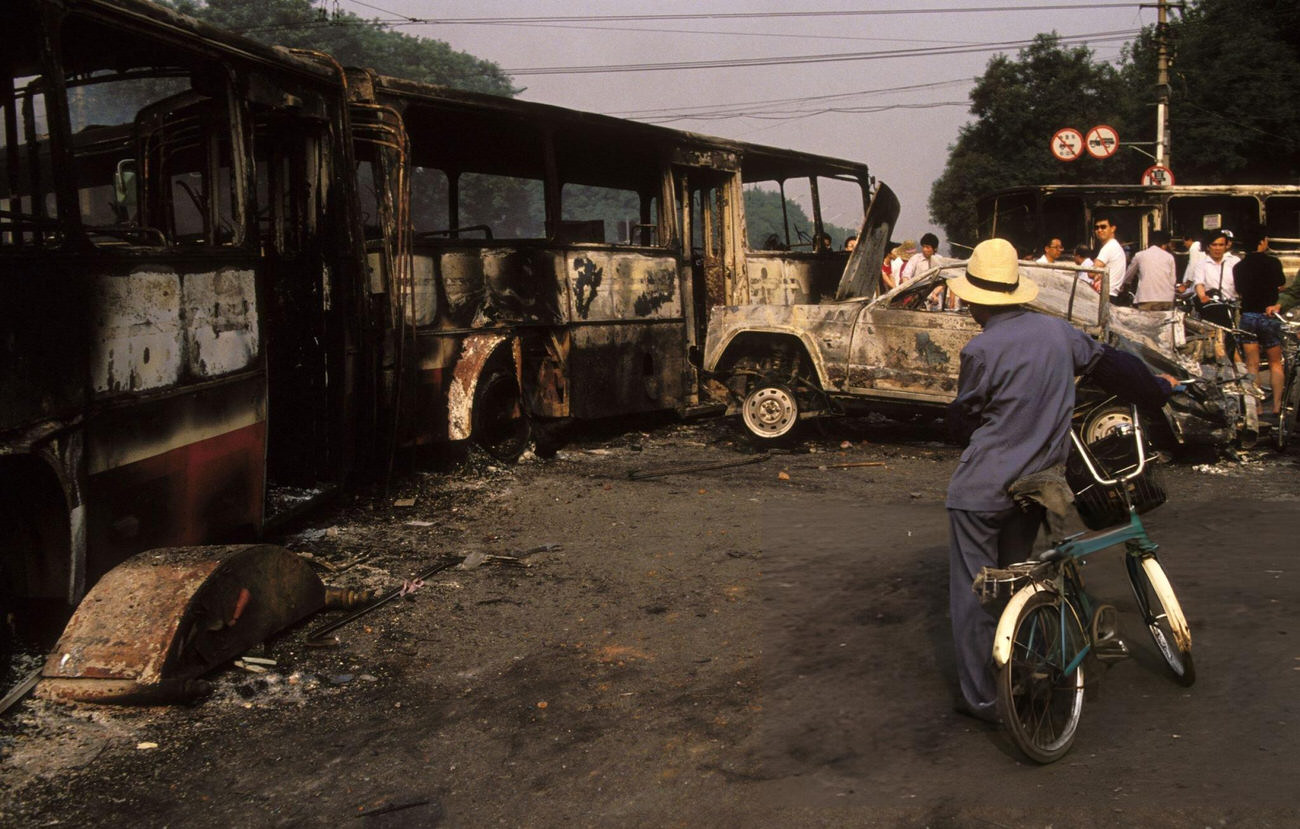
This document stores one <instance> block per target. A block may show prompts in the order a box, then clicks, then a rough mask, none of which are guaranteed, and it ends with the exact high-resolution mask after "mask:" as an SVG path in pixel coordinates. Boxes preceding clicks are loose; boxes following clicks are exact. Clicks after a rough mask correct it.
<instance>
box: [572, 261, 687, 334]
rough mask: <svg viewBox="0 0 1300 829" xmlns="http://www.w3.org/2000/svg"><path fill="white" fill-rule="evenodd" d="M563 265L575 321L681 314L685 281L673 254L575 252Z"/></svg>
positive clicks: (666, 316) (650, 317)
mask: <svg viewBox="0 0 1300 829" xmlns="http://www.w3.org/2000/svg"><path fill="white" fill-rule="evenodd" d="M565 263H566V265H567V268H566V271H567V276H568V283H569V285H568V287H569V291H570V296H571V297H572V302H573V314H572V319H573V321H574V322H579V321H585V322H603V321H612V320H632V319H641V320H652V319H659V320H665V319H680V318H681V316H682V294H681V280H680V277H679V272H678V268H677V260H676V259H675V258H674V257H672V256H648V255H645V254H640V253H623V252H618V251H607V250H593V251H573V252H570V253H568V254H566V256H565Z"/></svg>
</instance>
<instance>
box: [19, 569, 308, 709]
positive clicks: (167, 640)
mask: <svg viewBox="0 0 1300 829" xmlns="http://www.w3.org/2000/svg"><path fill="white" fill-rule="evenodd" d="M324 603H325V587H324V585H322V584H321V582H320V579H319V578H317V577H316V575H315V574H314V573H313V572H312V570H311V568H310V567H308V566H307V564H306V562H304V561H303V560H302V559H301V558H300V557H299V556H296V555H294V554H293V553H291V552H289V551H288V550H285V549H283V548H281V547H272V546H270V545H249V546H243V545H241V546H230V547H183V548H173V549H162V550H150V551H148V552H145V553H141V554H139V555H137V556H135V557H134V558H131V559H129V560H127V561H125V562H123V563H122V564H121V565H119V566H118V567H116V568H114V569H113V570H112V571H111V572H109V573H107V574H106V575H105V576H104V577H103V578H102V579H100V581H99V583H98V584H96V585H95V587H94V588H93V589H92V590H91V591H90V593H89V594H87V596H86V598H85V600H84V601H83V602H82V603H81V605H80V606H79V607H78V608H77V611H76V613H75V614H74V615H73V617H72V620H71V621H70V622H69V623H68V626H67V628H66V629H65V630H64V632H63V636H62V637H61V638H60V639H59V643H58V645H57V646H56V647H55V649H54V651H53V652H52V653H51V654H50V656H49V658H48V659H47V660H46V663H45V668H44V671H43V672H42V678H43V682H42V684H41V687H40V689H39V690H38V694H40V695H41V696H44V697H46V698H51V699H64V700H78V701H83V702H141V701H162V700H164V699H166V698H168V697H171V696H175V695H176V694H177V693H183V689H184V688H185V684H186V683H187V682H189V681H191V680H194V679H197V678H198V677H199V676H201V675H203V674H204V673H206V672H208V671H209V670H211V669H213V668H215V667H217V666H218V665H220V664H221V663H223V662H225V661H227V660H229V659H231V658H233V657H236V656H238V655H240V654H241V653H243V652H244V651H246V650H248V649H249V648H250V647H253V646H254V645H257V644H258V643H260V642H262V641H264V640H265V639H266V638H267V637H268V636H270V635H271V634H273V633H275V632H276V631H278V630H281V629H283V628H285V627H288V626H289V625H291V624H293V623H294V622H297V621H299V620H301V619H303V618H305V617H306V616H308V615H309V614H311V613H314V612H316V611H317V610H319V609H320V608H321V607H323V606H324Z"/></svg>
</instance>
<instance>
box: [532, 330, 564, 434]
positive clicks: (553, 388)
mask: <svg viewBox="0 0 1300 829" xmlns="http://www.w3.org/2000/svg"><path fill="white" fill-rule="evenodd" d="M570 343H571V334H570V332H569V330H568V329H557V330H551V331H546V332H544V333H542V334H540V335H539V336H533V337H528V338H526V339H525V340H524V341H523V363H524V369H523V371H524V374H523V376H524V394H525V396H526V398H527V400H528V410H529V412H531V413H532V414H534V415H536V416H538V417H569V416H570V415H572V413H573V412H572V409H571V408H570V402H571V394H570V389H571V383H570V381H569V374H568V367H569V352H570V351H571V350H572V347H571V345H570Z"/></svg>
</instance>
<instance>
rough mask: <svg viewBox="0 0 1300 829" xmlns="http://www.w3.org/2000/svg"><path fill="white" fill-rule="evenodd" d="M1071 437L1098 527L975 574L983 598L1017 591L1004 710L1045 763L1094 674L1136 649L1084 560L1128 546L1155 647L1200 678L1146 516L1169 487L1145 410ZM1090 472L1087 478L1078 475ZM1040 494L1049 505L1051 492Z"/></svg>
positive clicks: (1176, 668) (1004, 661) (1001, 676)
mask: <svg viewBox="0 0 1300 829" xmlns="http://www.w3.org/2000/svg"><path fill="white" fill-rule="evenodd" d="M1070 437H1071V439H1072V440H1073V441H1074V445H1075V448H1076V450H1077V452H1078V455H1077V460H1076V461H1073V463H1075V464H1077V465H1076V467H1075V470H1074V474H1072V475H1069V476H1067V477H1069V478H1070V479H1071V489H1074V490H1075V504H1076V506H1077V507H1078V509H1079V514H1080V516H1081V517H1082V518H1083V519H1084V523H1085V524H1086V525H1088V526H1089V527H1090V528H1091V529H1092V530H1093V531H1092V532H1086V533H1078V534H1075V535H1072V536H1069V537H1067V538H1065V539H1064V540H1062V541H1060V542H1057V543H1055V544H1054V545H1053V546H1052V548H1051V549H1049V550H1047V551H1045V552H1043V553H1042V554H1040V555H1038V556H1036V557H1035V558H1034V559H1031V560H1030V561H1026V562H1022V563H1019V564H1014V565H1012V566H1011V567H1009V568H1004V569H997V568H985V569H984V570H983V571H982V572H981V573H980V576H979V578H977V579H976V589H977V590H979V591H980V592H981V593H982V595H983V596H984V597H987V598H990V599H994V598H999V597H1007V596H1009V597H1010V598H1009V600H1008V601H1007V604H1006V607H1005V608H1004V609H1003V611H1002V613H1001V616H1000V618H999V620H998V626H997V632H996V634H995V636H994V644H993V660H994V664H995V666H996V668H997V671H998V679H997V686H998V714H999V715H1000V717H1001V718H1002V722H1003V724H1004V725H1005V726H1006V728H1007V730H1008V732H1009V733H1010V734H1011V738H1012V740H1013V741H1014V742H1015V744H1016V745H1017V746H1018V747H1019V748H1020V750H1021V751H1023V752H1024V753H1025V755H1026V756H1028V757H1029V758H1030V759H1033V760H1035V761H1037V762H1039V763H1051V762H1053V761H1055V760H1059V759H1060V758H1061V757H1063V756H1064V755H1065V754H1066V752H1068V751H1069V750H1070V746H1071V745H1072V744H1073V743H1074V739H1075V735H1076V733H1077V729H1078V726H1079V720H1080V717H1081V715H1082V713H1083V701H1084V687H1085V685H1084V683H1085V676H1088V677H1091V676H1092V674H1093V673H1094V670H1095V669H1096V668H1097V667H1098V666H1099V665H1100V664H1101V663H1105V662H1110V661H1114V660H1118V659H1123V658H1125V657H1127V656H1128V654H1129V650H1128V647H1127V645H1126V644H1125V643H1124V642H1123V640H1121V639H1120V638H1119V635H1118V624H1117V623H1118V617H1117V612H1116V610H1115V608H1114V607H1113V606H1111V605H1107V604H1098V603H1095V602H1094V601H1093V599H1092V598H1091V597H1090V596H1088V594H1087V593H1086V592H1085V591H1084V586H1083V578H1082V574H1081V572H1080V568H1081V567H1082V565H1083V563H1084V558H1085V557H1086V556H1089V555H1092V554H1093V553H1096V552H1099V551H1101V550H1106V549H1109V548H1111V547H1119V546H1122V547H1123V548H1124V563H1125V567H1126V569H1127V571H1128V577H1129V581H1130V583H1131V584H1132V585H1133V594H1134V596H1135V597H1136V599H1137V608H1138V612H1139V613H1140V614H1141V615H1142V617H1143V621H1144V622H1145V624H1146V626H1147V629H1148V630H1149V631H1150V633H1151V638H1152V640H1153V641H1154V642H1155V645H1156V648H1157V649H1158V650H1159V652H1160V654H1161V656H1162V657H1163V659H1164V661H1165V664H1166V665H1168V667H1169V670H1170V671H1171V672H1172V674H1173V677H1174V679H1175V680H1176V681H1177V682H1179V683H1180V684H1182V685H1191V684H1192V683H1193V682H1194V681H1195V678H1196V672H1195V669H1194V667H1193V664H1192V638H1191V633H1190V631H1189V629H1188V626H1187V620H1186V618H1185V617H1184V616H1183V612H1182V608H1181V607H1180V606H1179V604H1178V599H1177V597H1176V596H1175V595H1174V591H1173V588H1172V587H1171V586H1170V584H1169V580H1168V578H1166V576H1165V572H1164V569H1163V568H1162V567H1161V566H1160V562H1159V561H1158V560H1157V558H1156V547H1157V545H1156V544H1155V542H1153V541H1152V540H1151V538H1150V537H1149V536H1148V535H1147V532H1146V528H1145V527H1144V526H1143V524H1142V520H1141V518H1140V517H1139V513H1142V512H1145V511H1146V510H1148V509H1151V508H1153V507H1155V506H1158V505H1159V504H1161V503H1164V499H1165V493H1164V489H1163V487H1162V486H1161V485H1160V483H1159V481H1158V479H1157V478H1156V477H1155V476H1154V474H1153V472H1154V470H1153V466H1154V464H1153V463H1152V459H1151V458H1149V457H1148V456H1147V453H1146V447H1145V441H1144V439H1143V435H1142V426H1141V422H1140V421H1139V420H1138V417H1137V411H1136V409H1134V410H1133V412H1132V418H1131V420H1130V422H1129V424H1126V425H1124V426H1121V427H1118V428H1116V429H1115V430H1114V431H1113V432H1112V433H1111V434H1109V435H1108V436H1107V437H1105V438H1103V439H1102V440H1100V441H1098V442H1096V443H1093V444H1091V445H1085V443H1084V442H1083V441H1081V440H1080V439H1079V437H1078V435H1077V434H1076V433H1075V431H1074V430H1071V433H1070ZM1130 443H1131V444H1132V446H1129V444H1130ZM1083 475H1086V481H1084V482H1080V483H1076V482H1077V481H1079V479H1080V476H1083ZM1031 497H1032V496H1031ZM1034 500H1038V501H1039V502H1040V503H1044V504H1045V505H1046V504H1047V503H1050V500H1051V499H1050V498H1048V499H1043V498H1041V497H1034Z"/></svg>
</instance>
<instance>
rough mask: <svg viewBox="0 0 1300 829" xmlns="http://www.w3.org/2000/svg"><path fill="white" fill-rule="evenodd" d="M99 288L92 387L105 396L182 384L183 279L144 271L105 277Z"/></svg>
mask: <svg viewBox="0 0 1300 829" xmlns="http://www.w3.org/2000/svg"><path fill="white" fill-rule="evenodd" d="M95 287H96V289H97V291H96V296H95V297H94V300H93V302H94V312H93V313H94V314H95V316H94V319H93V320H92V323H93V326H94V327H93V333H92V339H91V352H90V378H91V388H93V389H94V391H95V392H96V393H97V394H104V393H115V392H133V391H145V390H148V389H158V388H163V387H165V386H170V385H173V384H175V383H176V382H178V381H179V380H180V377H181V369H182V366H184V364H185V363H184V360H185V357H184V345H183V342H182V336H181V287H180V277H179V276H178V275H176V274H175V273H159V272H148V271H142V272H137V273H133V274H130V275H129V276H123V277H117V276H101V277H99V278H98V279H97V280H96V283H95Z"/></svg>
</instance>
